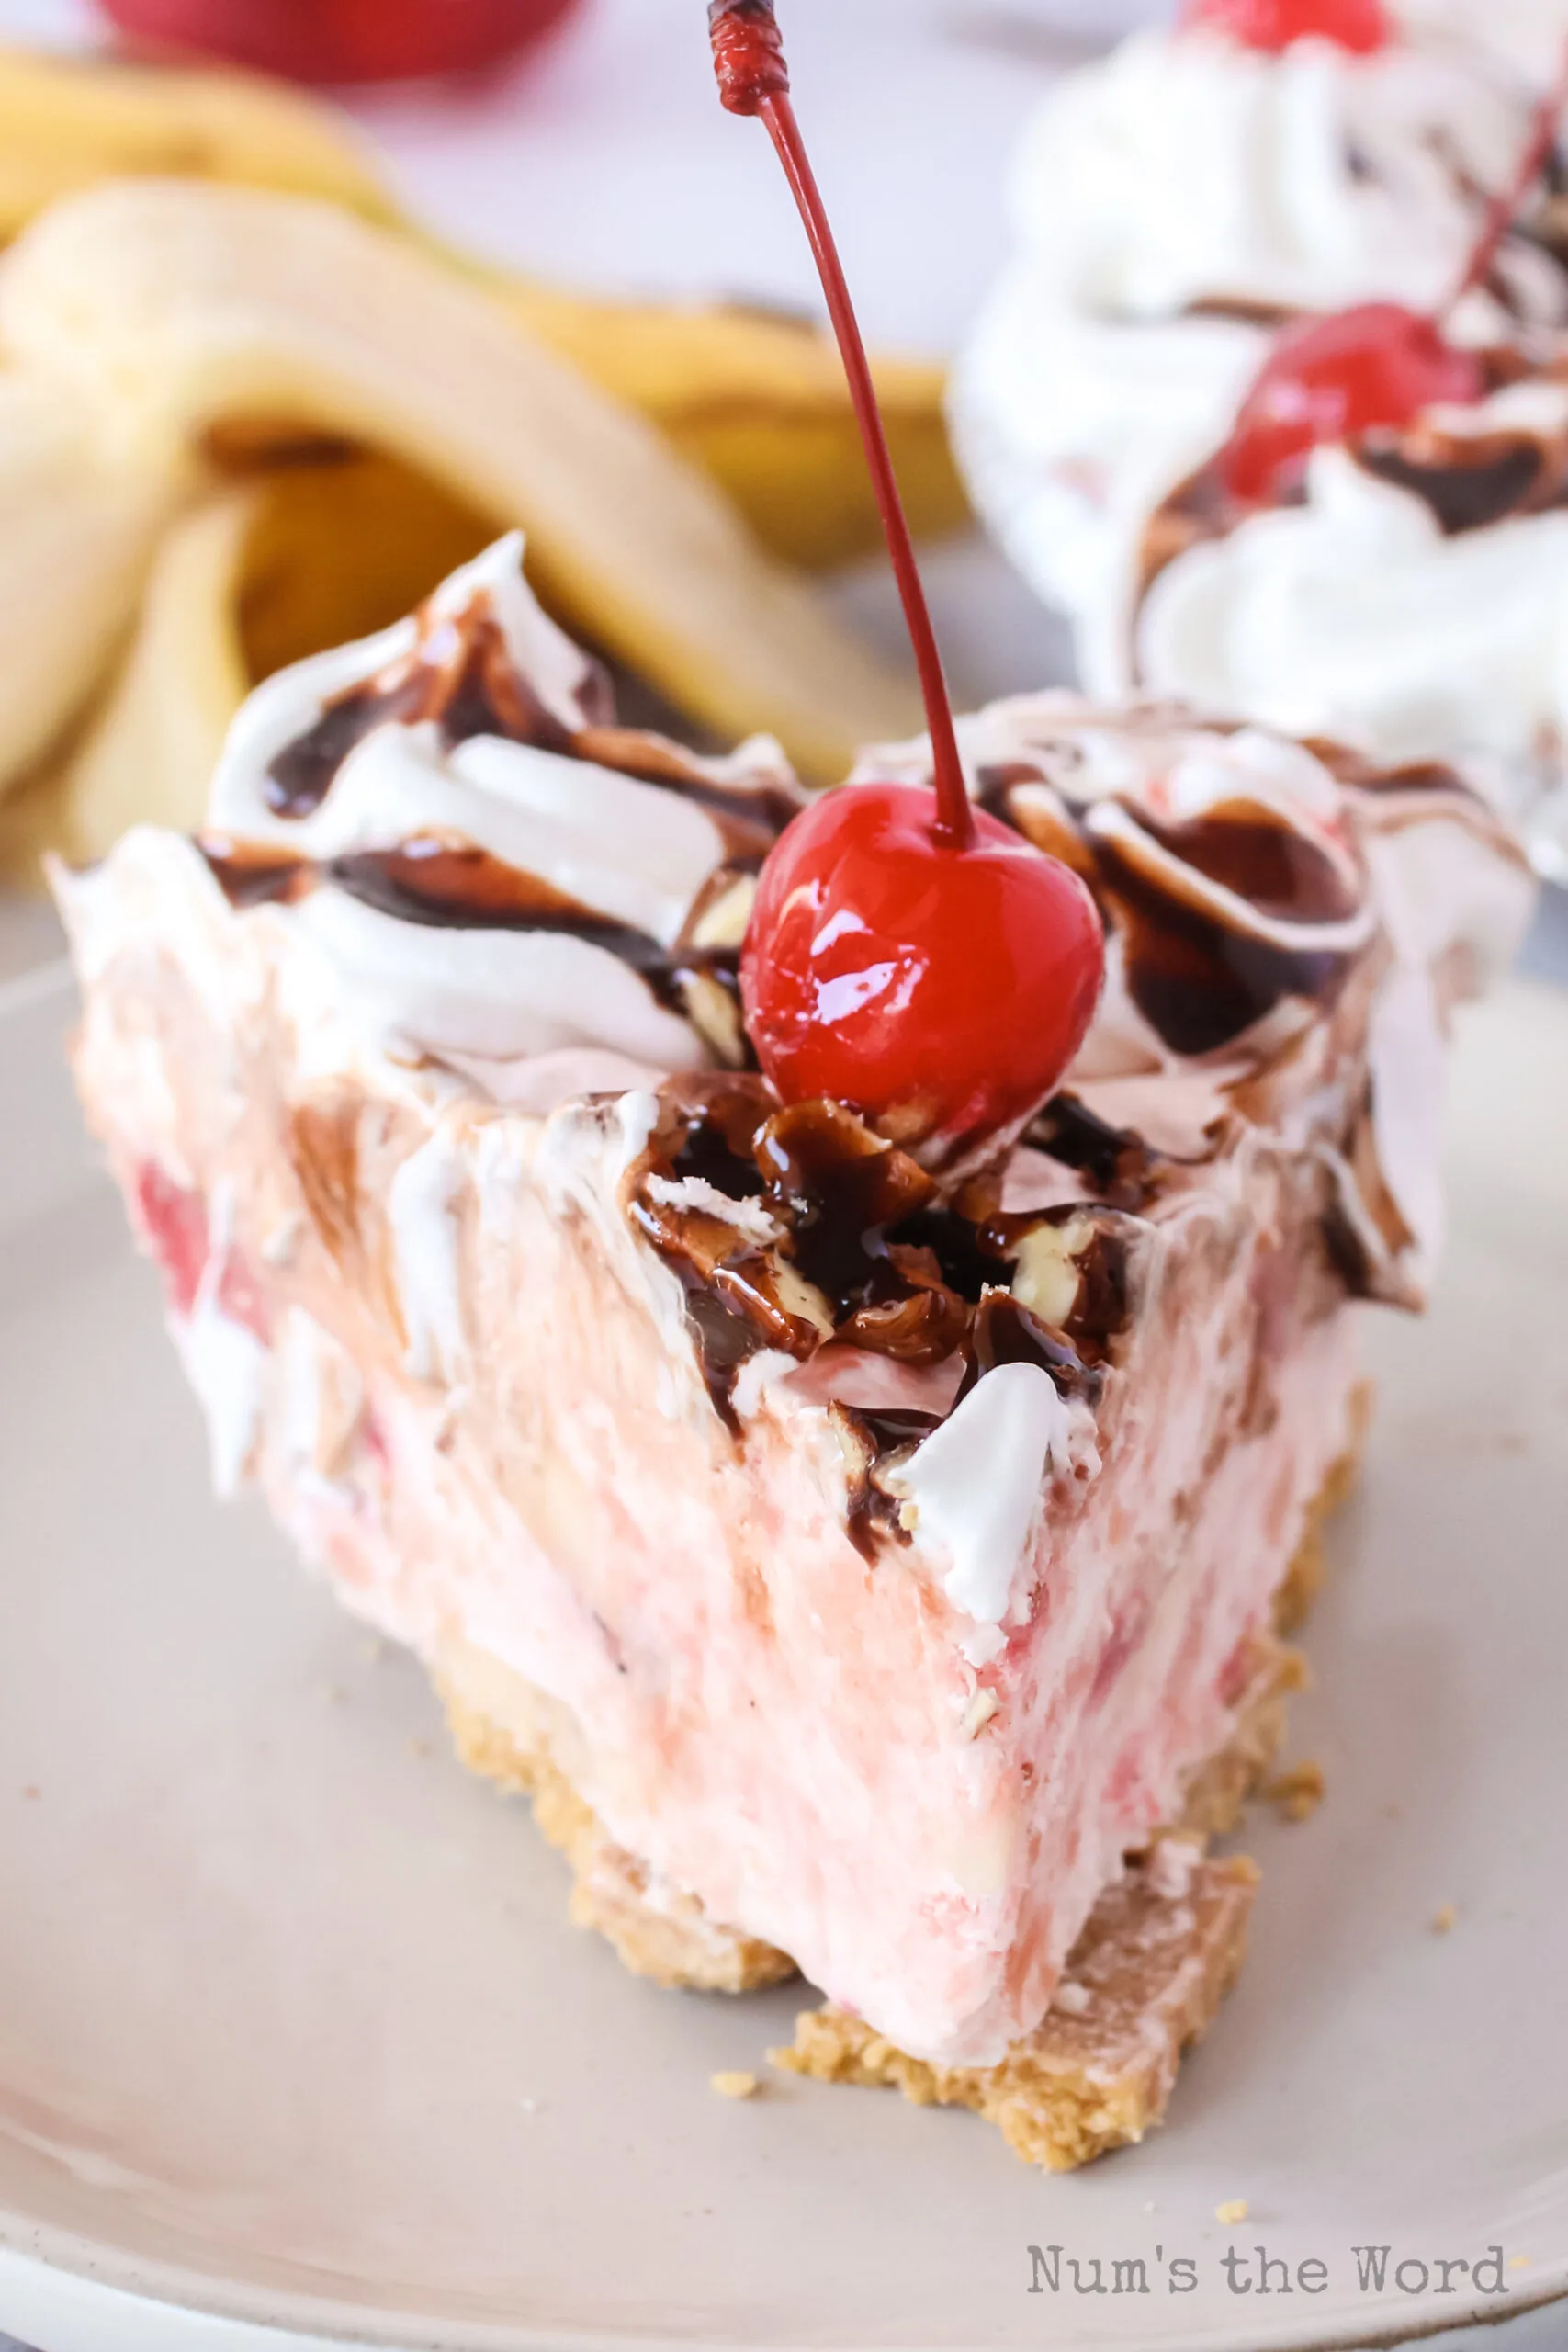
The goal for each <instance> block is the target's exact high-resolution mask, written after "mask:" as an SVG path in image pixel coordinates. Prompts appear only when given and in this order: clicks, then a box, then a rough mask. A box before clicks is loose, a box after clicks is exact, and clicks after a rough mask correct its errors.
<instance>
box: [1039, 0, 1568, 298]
mask: <svg viewBox="0 0 1568 2352" xmlns="http://www.w3.org/2000/svg"><path fill="white" fill-rule="evenodd" d="M1528 129H1529V97H1528V95H1527V94H1526V93H1525V92H1524V91H1522V90H1521V89H1520V88H1519V87H1518V85H1517V84H1516V83H1515V82H1514V81H1513V79H1512V78H1511V77H1509V76H1508V75H1506V74H1498V73H1495V72H1488V71H1487V70H1486V67H1485V65H1484V62H1482V61H1479V60H1477V59H1476V58H1475V57H1474V56H1460V55H1457V54H1455V53H1454V52H1452V51H1450V50H1449V49H1447V48H1444V47H1434V46H1430V45H1427V44H1422V43H1417V42H1414V41H1411V42H1399V43H1395V44H1392V45H1390V46H1389V47H1387V48H1385V49H1382V50H1380V51H1377V52H1376V53H1374V54H1373V55H1371V56H1365V57H1363V56H1357V55H1353V54H1352V53H1351V52H1349V51H1346V50H1342V49H1340V48H1338V47H1337V46H1336V45H1335V44H1333V43H1332V42H1328V41H1317V40H1304V41H1297V42H1294V43H1292V46H1291V47H1290V48H1289V49H1287V50H1284V51H1280V52H1278V53H1265V52H1263V51H1258V50H1254V49H1249V48H1246V47H1243V46H1242V45H1240V44H1239V43H1236V42H1234V41H1231V40H1227V39H1225V38H1224V37H1223V36H1219V35H1215V34H1213V33H1209V32H1204V31H1191V32H1180V33H1174V34H1172V33H1166V32H1159V31H1151V32H1146V33H1140V34H1136V35H1134V38H1133V39H1132V40H1128V41H1125V42H1123V43H1122V46H1121V47H1120V48H1119V49H1117V50H1115V51H1112V52H1111V55H1110V56H1109V57H1108V58H1106V59H1104V60H1103V61H1101V62H1098V63H1096V64H1093V65H1090V66H1088V67H1085V68H1084V69H1083V70H1082V71H1081V72H1079V73H1077V74H1070V75H1067V76H1065V77H1064V79H1063V80H1062V81H1061V82H1060V83H1058V84H1057V85H1055V88H1054V89H1053V90H1052V91H1051V92H1050V93H1049V95H1048V96H1046V98H1045V99H1044V101H1043V104H1042V106H1041V107H1040V109H1039V111H1038V113H1037V114H1036V116H1035V117H1034V119H1033V121H1032V124H1031V125H1030V127H1029V129H1028V130H1027V131H1026V133H1025V135H1024V138H1023V141H1022V143H1021V148H1020V151H1019V154H1018V159H1017V163H1016V165H1015V168H1014V172H1013V178H1012V198H1011V215H1012V224H1013V230H1014V233H1015V236H1016V239H1017V241H1018V243H1019V246H1020V247H1021V251H1022V253H1023V254H1024V255H1026V256H1027V257H1028V259H1029V260H1030V261H1031V262H1032V264H1033V266H1035V267H1036V268H1037V269H1038V270H1039V271H1040V272H1041V273H1042V275H1043V277H1044V278H1046V279H1048V280H1053V281H1054V282H1055V285H1056V286H1057V287H1058V288H1060V290H1061V292H1062V293H1063V294H1064V295H1065V296H1066V298H1067V299H1068V300H1070V301H1072V302H1073V303H1075V304H1077V306H1079V307H1080V308H1082V309H1084V310H1086V311H1091V312H1093V313H1095V314H1097V315H1099V316H1100V317H1102V318H1108V319H1110V318H1119V319H1122V320H1136V319H1144V320H1149V319H1156V320H1157V319H1165V318H1168V317H1170V316H1171V315H1172V314H1174V313H1179V312H1180V311H1184V310H1187V309H1188V308H1190V306H1191V305H1193V304H1197V303H1207V302H1221V301H1223V302H1229V303H1232V304H1238V305H1246V304H1249V303H1256V304H1261V305H1263V306H1265V307H1266V308H1274V307H1279V308H1284V309H1292V310H1336V309H1340V308H1343V307H1344V306H1345V305H1347V304H1348V303H1351V302H1360V301H1368V300H1373V299H1375V298H1377V297H1379V296H1392V297H1394V298H1396V299H1398V300H1402V301H1405V302H1408V303H1410V304H1411V305H1412V306H1413V307H1415V308H1418V309H1419V308H1425V307H1430V306H1435V305H1436V304H1437V303H1438V302H1439V301H1440V300H1442V299H1443V297H1444V296H1445V295H1446V294H1447V293H1448V292H1449V291H1450V288H1451V287H1452V286H1453V284H1454V282H1455V280H1456V279H1457V277H1458V276H1459V274H1460V271H1461V267H1462V266H1463V262H1464V259H1465V256H1466V254H1467V252H1468V250H1469V247H1470V243H1471V241H1472V237H1473V235H1474V233H1475V229H1476V225H1477V222H1478V220H1479V217H1480V209H1481V208H1480V202H1479V199H1478V195H1477V191H1482V190H1491V189H1495V188H1498V187H1506V185H1507V182H1508V180H1509V178H1510V177H1511V175H1512V173H1513V171H1514V169H1515V166H1516V164H1517V160H1518V155H1519V152H1520V149H1521V146H1522V145H1523V142H1524V139H1525V136H1526V134H1527V132H1528ZM1512 266H1514V267H1515V268H1517V269H1519V270H1523V271H1526V272H1528V273H1529V277H1530V280H1531V288H1530V290H1531V291H1533V292H1534V293H1535V294H1536V295H1537V297H1538V298H1539V299H1542V300H1545V301H1547V302H1548V303H1549V305H1550V306H1551V311H1552V312H1553V313H1555V314H1559V315H1560V314H1561V311H1562V290H1561V287H1560V286H1557V285H1554V284H1553V282H1552V280H1551V278H1550V277H1548V276H1547V275H1545V274H1543V272H1542V271H1541V270H1540V268H1539V267H1538V266H1535V264H1534V262H1533V261H1532V259H1531V258H1530V257H1529V256H1527V255H1526V254H1523V253H1522V252H1516V253H1515V254H1513V256H1512Z"/></svg>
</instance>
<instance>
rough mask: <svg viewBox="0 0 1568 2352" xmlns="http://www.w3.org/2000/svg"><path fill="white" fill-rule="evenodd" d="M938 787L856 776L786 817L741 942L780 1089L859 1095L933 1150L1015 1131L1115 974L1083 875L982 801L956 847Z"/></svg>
mask: <svg viewBox="0 0 1568 2352" xmlns="http://www.w3.org/2000/svg"><path fill="white" fill-rule="evenodd" d="M936 807H937V804H936V797H935V795H934V794H933V793H931V792H930V791H928V790H926V789H925V788H924V787H922V786H915V785H904V784H880V783H878V784H852V785H845V786H841V787H840V789H839V790H837V791H834V792H827V793H824V794H823V795H822V797H820V799H818V800H816V801H814V802H813V803H812V805H811V807H810V808H809V809H806V810H805V811H804V812H803V813H802V814H801V815H800V816H798V817H797V818H796V819H795V821H794V823H793V824H792V825H790V826H789V827H788V829H787V831H785V832H784V834H783V836H782V837H781V839H780V840H779V842H777V844H776V845H775V847H774V849H773V852H772V854H771V855H770V856H769V859H768V862H767V864H766V865H765V866H764V867H763V868H762V876H761V884H760V886H759V888H758V893H757V903H756V907H755V909H754V910H753V912H752V917H751V925H750V931H749V932H748V933H747V938H746V946H745V951H744V954H743V956H742V959H741V967H740V981H741V991H742V996H743V999H744V1002H745V1009H746V1026H747V1030H748V1032H749V1034H750V1038H751V1041H752V1044H753V1045H754V1046H756V1049H757V1055H758V1058H759V1060H760V1061H761V1065H762V1068H763V1069H764V1070H765V1071H766V1073H767V1075H768V1077H769V1078H770V1079H771V1080H773V1084H774V1086H776V1087H777V1089H778V1091H779V1092H780V1093H781V1094H782V1095H783V1096H784V1100H785V1101H786V1102H790V1103H803V1102H814V1101H816V1100H817V1099H818V1097H820V1096H827V1097H829V1098H830V1099H831V1100H832V1101H834V1102H838V1103H849V1104H850V1105H852V1108H853V1109H855V1110H856V1111H858V1112H860V1113H861V1114H862V1115H863V1117H864V1118H866V1119H868V1120H870V1121H871V1122H872V1123H873V1124H874V1125H877V1126H879V1127H880V1128H881V1129H882V1131H883V1132H884V1133H885V1134H886V1135H888V1136H892V1137H893V1138H894V1140H895V1141H897V1142H899V1143H902V1144H904V1145H905V1146H906V1147H907V1148H909V1149H911V1150H914V1151H917V1152H919V1150H920V1148H921V1147H922V1146H923V1145H926V1144H928V1143H929V1144H931V1145H932V1146H933V1148H932V1150H931V1152H930V1153H929V1154H928V1155H925V1156H927V1157H929V1158H930V1159H932V1160H934V1161H935V1162H936V1163H938V1164H941V1163H942V1161H943V1160H945V1159H949V1158H952V1157H953V1156H954V1155H955V1153H956V1152H957V1151H958V1150H959V1149H960V1148H964V1147H966V1146H973V1145H976V1144H978V1143H980V1142H981V1141H982V1140H984V1139H987V1138H1001V1139H1005V1138H1006V1137H1007V1136H1010V1135H1011V1134H1012V1133H1014V1132H1016V1130H1017V1129H1018V1128H1019V1126H1020V1125H1021V1124H1022V1123H1023V1121H1024V1120H1026V1119H1027V1118H1028V1117H1029V1116H1030V1115H1031V1114H1032V1113H1033V1112H1034V1111H1035V1110H1036V1109H1037V1108H1038V1107H1039V1105H1040V1104H1041V1103H1043V1102H1044V1101H1045V1099H1046V1097H1047V1096H1048V1095H1049V1094H1051V1093H1053V1092H1054V1091H1055V1087H1056V1084H1057V1081H1058V1080H1059V1079H1060V1078H1061V1076H1062V1073H1063V1072H1064V1070H1065V1069H1066V1067H1067V1065H1068V1063H1069V1062H1070V1061H1071V1060H1072V1058H1073V1057H1074V1055H1075V1054H1076V1053H1077V1049H1078V1047H1079V1046H1080V1045H1081V1044H1082V1043H1083V1039H1084V1034H1085V1032H1086V1030H1087V1029H1088V1027H1089V1021H1090V1019H1091V1018H1092V1016H1093V1012H1094V1008H1095V1004H1096V1002H1097V1001H1098V999H1099V996H1100V982H1101V979H1102V978H1103V976H1104V965H1105V942H1104V933H1103V930H1102V927H1101V924H1100V912H1099V910H1098V908H1097V907H1096V906H1095V903H1094V900H1093V899H1092V898H1091V897H1090V896H1089V891H1088V890H1087V889H1086V888H1085V887H1084V885H1083V883H1082V882H1080V881H1079V879H1078V877H1077V875H1076V874H1074V873H1072V872H1071V871H1070V869H1069V868H1068V867H1066V865H1061V864H1060V863H1059V862H1058V860H1057V859H1055V858H1054V857H1047V856H1046V855H1045V854H1043V852H1042V851H1040V850H1038V849H1036V848H1034V847H1033V845H1032V843H1031V842H1026V841H1025V840H1024V839H1023V837H1022V836H1021V834H1020V833H1017V832H1015V831H1013V830H1012V828H1011V827H1010V826H1009V825H1004V824H1002V823H1001V822H1000V821H999V820H998V819H997V818H995V817H990V816H987V815H986V814H985V813H984V812H983V811H981V810H978V809H977V810H976V812H975V822H974V831H973V833H972V835H971V838H970V839H969V841H968V842H966V843H965V844H964V846H962V847H954V846H953V845H951V844H948V843H944V842H941V841H940V840H939V839H938V838H937V836H936V835H935V833H934V832H933V831H932V826H933V822H934V820H935V817H936Z"/></svg>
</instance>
